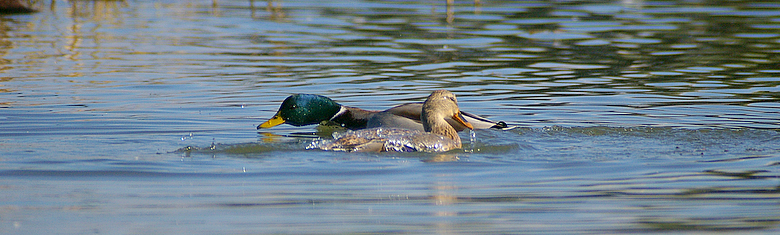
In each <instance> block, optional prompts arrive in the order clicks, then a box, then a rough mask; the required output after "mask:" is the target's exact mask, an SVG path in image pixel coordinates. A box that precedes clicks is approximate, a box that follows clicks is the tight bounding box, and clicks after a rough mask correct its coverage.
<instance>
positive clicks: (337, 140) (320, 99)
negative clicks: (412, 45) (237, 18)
mask: <svg viewBox="0 0 780 235" xmlns="http://www.w3.org/2000/svg"><path fill="white" fill-rule="evenodd" d="M327 122H330V123H335V124H336V125H340V126H342V127H346V128H348V129H352V130H356V131H349V132H346V133H344V134H338V133H337V134H335V135H334V140H321V141H315V142H314V143H313V144H312V145H310V146H309V148H319V149H323V150H337V151H350V152H351V151H372V152H378V151H399V152H407V151H422V152H443V151H449V150H452V149H457V148H460V147H461V141H460V137H459V136H458V131H461V130H465V129H488V128H496V129H504V128H507V125H506V123H504V122H493V121H490V120H488V119H485V118H482V117H479V116H477V115H473V114H469V113H465V112H461V111H460V109H459V108H458V103H457V99H456V98H455V95H454V94H452V93H451V92H449V91H446V90H437V91H434V92H433V93H431V95H430V96H428V98H427V99H426V100H425V102H423V103H409V104H403V105H399V106H396V107H393V108H391V109H388V110H385V111H368V110H363V109H359V108H354V107H348V106H342V105H340V104H338V103H336V102H335V101H333V100H331V99H330V98H328V97H325V96H320V95H311V94H296V95H292V96H290V97H287V99H285V100H284V102H282V105H281V107H279V111H278V112H277V113H276V115H274V117H273V118H271V119H270V120H268V121H266V122H265V123H263V124H260V126H258V127H257V129H262V128H270V127H273V126H277V125H280V124H283V123H287V124H290V125H294V126H305V125H312V124H319V123H327ZM366 128H369V129H366Z"/></svg>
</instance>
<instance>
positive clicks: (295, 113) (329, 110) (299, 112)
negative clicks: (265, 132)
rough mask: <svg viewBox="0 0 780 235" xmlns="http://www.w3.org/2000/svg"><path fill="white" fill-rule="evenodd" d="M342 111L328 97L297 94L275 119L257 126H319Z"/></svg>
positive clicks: (258, 127) (285, 100) (287, 102)
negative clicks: (285, 124) (284, 124)
mask: <svg viewBox="0 0 780 235" xmlns="http://www.w3.org/2000/svg"><path fill="white" fill-rule="evenodd" d="M339 110H341V105H339V104H338V103H336V102H335V101H333V100H331V99H330V98H328V97H325V96H321V95H312V94H295V95H291V96H289V97H287V99H284V102H282V106H280V107H279V111H277V112H276V115H274V117H273V118H271V119H270V120H268V121H266V122H264V123H263V124H260V125H259V126H257V129H261V128H270V127H274V126H277V125H280V124H283V123H287V124H290V125H293V126H306V125H312V124H319V123H320V122H322V121H327V120H330V119H331V118H332V117H333V116H334V115H336V113H338V112H339Z"/></svg>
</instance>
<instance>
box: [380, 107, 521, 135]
mask: <svg viewBox="0 0 780 235" xmlns="http://www.w3.org/2000/svg"><path fill="white" fill-rule="evenodd" d="M422 104H423V103H422V102H418V103H407V104H402V105H398V106H395V107H393V108H390V109H388V110H385V111H382V112H379V113H377V114H375V115H374V117H372V118H371V119H374V120H373V123H372V120H371V119H369V125H368V126H367V127H369V128H371V127H400V128H408V129H414V130H422V122H421V121H420V115H421V114H422ZM460 113H461V115H463V118H464V119H465V120H466V121H467V122H469V123H471V125H472V126H474V129H491V128H492V129H499V130H506V129H512V128H513V127H510V126H508V125H507V124H506V123H505V122H503V121H499V122H496V121H493V120H490V119H487V118H484V117H481V116H479V115H476V114H472V113H467V112H463V111H461V112H460ZM447 123H449V124H450V125H451V126H452V127H454V128H455V130H457V131H458V132H460V131H462V130H465V129H466V126H464V125H463V124H460V123H459V122H458V121H455V120H454V119H452V118H447ZM383 124H385V125H383ZM412 127H413V128H412Z"/></svg>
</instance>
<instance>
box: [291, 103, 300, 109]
mask: <svg viewBox="0 0 780 235" xmlns="http://www.w3.org/2000/svg"><path fill="white" fill-rule="evenodd" d="M297 108H298V105H296V104H294V105H293V106H291V107H290V109H297Z"/></svg>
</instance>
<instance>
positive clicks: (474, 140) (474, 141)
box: [468, 129, 477, 153]
mask: <svg viewBox="0 0 780 235" xmlns="http://www.w3.org/2000/svg"><path fill="white" fill-rule="evenodd" d="M469 137H470V138H469V141H471V144H470V145H471V149H469V150H468V152H469V153H473V152H474V149H475V148H476V146H477V132H474V130H471V129H469Z"/></svg>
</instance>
